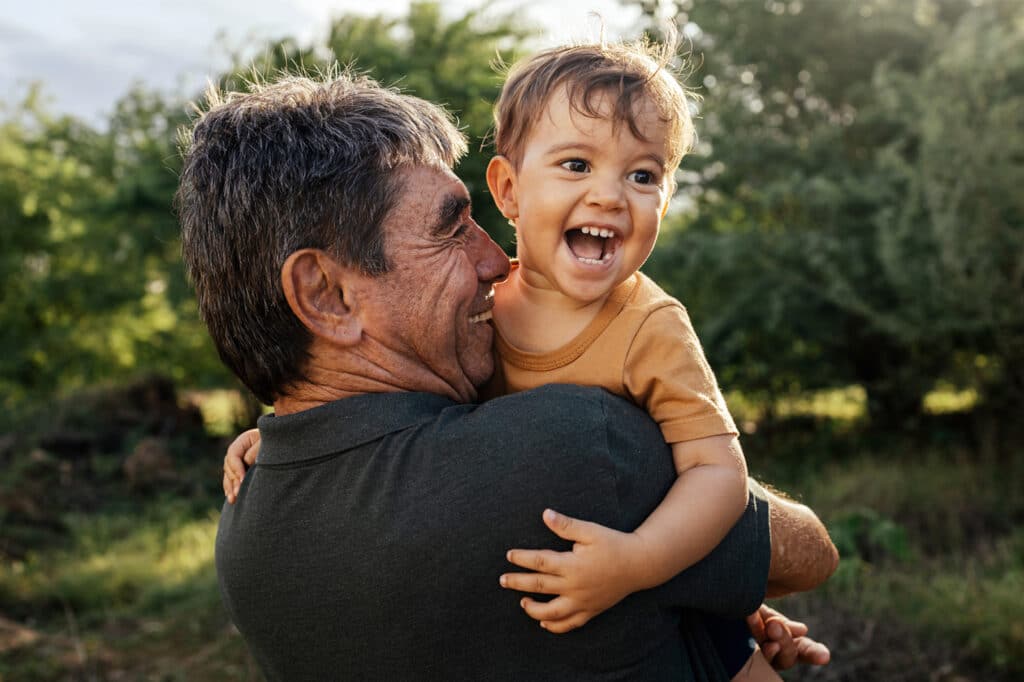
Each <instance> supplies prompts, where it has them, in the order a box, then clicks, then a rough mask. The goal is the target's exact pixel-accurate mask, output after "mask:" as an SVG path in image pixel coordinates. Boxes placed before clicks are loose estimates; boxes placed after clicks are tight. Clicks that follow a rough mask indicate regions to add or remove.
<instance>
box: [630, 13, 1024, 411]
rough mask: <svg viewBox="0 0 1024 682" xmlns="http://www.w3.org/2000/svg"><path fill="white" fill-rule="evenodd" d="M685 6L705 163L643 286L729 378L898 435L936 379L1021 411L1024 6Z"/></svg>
mask: <svg viewBox="0 0 1024 682" xmlns="http://www.w3.org/2000/svg"><path fill="white" fill-rule="evenodd" d="M677 4H678V5H680V6H681V7H680V9H681V12H680V13H679V14H678V15H677V18H678V20H679V21H680V23H681V24H686V23H687V22H692V23H690V28H691V30H690V31H689V34H690V35H693V36H694V41H693V51H694V53H695V55H696V60H695V63H696V65H697V66H696V69H695V73H694V74H693V77H692V78H691V81H692V83H693V84H695V85H697V86H700V89H701V93H702V94H703V96H704V102H703V105H702V116H701V120H700V121H699V122H698V130H699V133H700V136H701V146H700V148H699V149H698V153H697V154H696V155H694V156H693V157H691V158H689V159H686V160H684V173H682V174H681V178H680V179H681V181H682V182H681V187H682V189H681V192H682V193H683V194H684V195H685V196H686V197H688V198H689V201H690V203H691V205H692V207H693V210H692V211H690V212H689V213H688V214H686V215H683V216H682V217H681V219H677V221H676V223H675V224H674V225H672V224H669V225H668V226H667V227H668V229H667V230H666V234H665V236H664V237H663V239H662V243H661V245H660V246H659V250H658V251H656V254H655V257H654V259H653V260H652V262H651V265H650V268H649V269H650V271H651V272H652V273H653V274H654V275H655V276H657V277H658V278H659V279H662V280H664V281H665V283H666V284H667V286H668V287H669V288H671V289H672V290H673V291H674V292H675V293H676V294H677V295H679V296H680V298H682V300H683V301H684V302H685V303H687V305H688V307H690V309H691V313H692V314H693V316H694V318H695V320H696V321H697V324H698V329H699V330H700V331H701V333H702V336H703V337H704V339H705V342H706V346H707V348H708V352H709V354H710V355H711V357H712V361H713V364H714V365H715V366H716V368H718V370H719V372H720V374H721V375H722V377H723V383H724V384H725V385H726V386H727V387H729V388H731V389H738V390H742V391H743V392H745V393H749V394H758V395H763V396H778V395H780V394H785V393H787V392H800V391H805V390H808V389H816V388H822V387H826V386H845V385H848V384H851V383H859V384H861V385H863V386H864V387H865V388H866V390H867V393H868V409H869V413H870V414H871V416H872V418H873V419H874V420H875V421H876V422H878V423H880V424H883V425H884V424H900V423H902V422H903V421H904V420H905V419H906V418H907V417H908V416H910V415H913V414H915V413H917V412H918V411H919V410H920V408H921V399H922V396H923V395H924V394H925V393H927V391H928V390H930V389H931V388H933V387H934V386H935V384H936V381H946V382H948V383H949V384H950V385H954V386H962V387H966V388H972V389H976V390H977V391H978V394H979V396H980V398H981V400H982V402H985V403H987V405H988V407H990V408H996V409H1002V410H1007V409H1009V408H1010V407H1011V406H1012V405H1013V404H1019V400H1020V399H1021V396H1024V380H1022V379H1024V377H1022V376H1021V367H1024V355H1022V353H1024V205H1022V203H1021V202H1022V198H1021V197H1022V195H1021V193H1020V192H1019V191H1018V190H1017V189H1016V188H1017V187H1019V186H1021V184H1022V182H1021V181H1022V177H1024V134H1022V131H1021V128H1020V115H1019V112H1020V110H1021V108H1022V105H1024V101H1022V98H1024V57H1022V55H1024V50H1022V49H1021V48H1022V46H1024V8H1022V6H1021V5H1020V3H1016V2H1009V1H1006V0H986V1H982V2H966V1H965V0H942V1H930V2H916V3H893V2H884V1H882V0H860V1H859V2H843V3H839V2H815V3H797V2H774V1H770V2H764V3H761V2H756V3H755V2H742V1H738V0H704V1H700V2H696V1H695V2H681V3H677ZM695 27H699V30H695ZM670 222H671V221H670Z"/></svg>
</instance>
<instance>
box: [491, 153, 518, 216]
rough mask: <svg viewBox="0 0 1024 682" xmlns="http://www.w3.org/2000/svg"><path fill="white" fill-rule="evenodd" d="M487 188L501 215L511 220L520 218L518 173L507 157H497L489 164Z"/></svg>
mask: <svg viewBox="0 0 1024 682" xmlns="http://www.w3.org/2000/svg"><path fill="white" fill-rule="evenodd" d="M487 188H488V189H489V190H491V197H492V198H493V199H494V203H495V205H496V206H497V207H498V210H499V211H501V214H502V215H503V216H505V217H506V218H508V219H509V220H515V219H516V218H518V217H519V202H518V201H516V171H515V168H513V167H512V162H511V161H509V160H508V157H506V156H495V157H494V158H492V159H491V162H490V163H489V164H487Z"/></svg>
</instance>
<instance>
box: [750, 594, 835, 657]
mask: <svg viewBox="0 0 1024 682" xmlns="http://www.w3.org/2000/svg"><path fill="white" fill-rule="evenodd" d="M747 625H748V626H749V627H750V632H751V634H752V635H753V636H754V639H755V640H756V641H757V643H758V644H759V645H760V646H761V653H763V654H764V657H765V659H767V661H768V662H769V663H770V664H771V665H772V667H773V668H775V669H776V670H787V669H789V668H792V667H793V666H794V665H796V664H797V663H804V664H808V665H827V664H828V662H829V660H830V659H831V657H832V656H831V653H830V652H829V650H828V647H827V646H825V645H824V644H821V643H820V642H816V641H814V640H813V639H811V638H810V637H808V636H807V626H806V625H804V624H803V623H800V622H798V621H795V620H790V619H789V618H787V617H786V616H785V615H784V614H782V613H780V612H778V611H776V610H775V609H773V608H771V607H770V606H766V605H764V604H762V605H761V608H759V609H758V610H757V611H755V612H754V613H752V614H750V615H749V616H747Z"/></svg>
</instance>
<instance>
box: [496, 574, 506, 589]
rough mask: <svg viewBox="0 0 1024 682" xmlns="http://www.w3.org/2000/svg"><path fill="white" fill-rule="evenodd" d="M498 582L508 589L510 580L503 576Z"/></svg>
mask: <svg viewBox="0 0 1024 682" xmlns="http://www.w3.org/2000/svg"><path fill="white" fill-rule="evenodd" d="M498 582H499V583H501V586H502V587H508V578H506V577H505V576H501V577H500V578H498Z"/></svg>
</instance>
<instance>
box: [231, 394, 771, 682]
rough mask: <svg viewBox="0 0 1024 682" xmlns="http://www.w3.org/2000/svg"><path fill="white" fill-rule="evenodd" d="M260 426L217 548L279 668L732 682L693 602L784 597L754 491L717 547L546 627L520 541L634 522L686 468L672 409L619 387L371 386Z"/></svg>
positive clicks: (378, 676)
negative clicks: (665, 411) (601, 609)
mask: <svg viewBox="0 0 1024 682" xmlns="http://www.w3.org/2000/svg"><path fill="white" fill-rule="evenodd" d="M259 426H260V433H261V436H262V445H261V451H260V456H259V462H258V463H257V465H256V466H255V467H254V468H253V469H252V470H251V471H250V472H249V473H248V474H247V475H246V477H245V481H244V483H243V485H242V490H241V493H240V495H239V499H238V501H237V502H236V503H235V504H234V505H225V508H224V512H223V515H222V517H221V522H220V529H219V532H218V535H217V548H216V561H217V573H218V576H219V578H220V585H221V591H222V594H223V598H224V603H225V605H226V607H227V609H228V612H229V614H230V616H231V618H232V620H233V621H234V623H235V625H236V626H237V627H238V629H239V630H240V631H241V633H242V635H243V636H244V638H245V640H246V642H247V643H248V645H249V647H250V649H251V651H252V653H253V655H254V656H255V658H256V660H257V661H258V662H259V665H260V666H261V668H262V669H263V671H264V673H265V674H266V676H267V677H268V679H271V680H330V679H357V680H358V679H366V680H388V679H390V680H419V679H431V680H459V679H466V680H545V679H548V680H576V679H579V680H622V679H638V680H663V679H664V680H685V679H716V678H718V677H720V676H721V673H720V671H718V668H717V666H718V665H719V664H718V663H717V657H716V656H715V653H714V650H713V648H712V647H711V644H710V641H709V640H708V638H707V635H706V633H705V632H702V631H701V623H700V619H699V618H697V617H694V616H693V614H692V612H689V611H684V609H701V610H706V611H713V612H717V613H721V614H723V615H728V616H743V615H744V614H747V613H751V612H753V611H754V610H755V609H756V608H757V606H758V605H759V604H760V602H761V599H762V598H763V596H764V588H765V583H766V579H767V573H768V563H769V554H770V543H769V532H768V508H767V504H766V503H765V501H764V500H763V499H761V498H758V497H757V496H756V495H753V494H752V495H751V502H750V504H749V505H748V509H747V512H746V513H745V514H744V516H743V518H742V519H741V520H740V522H739V523H738V524H737V526H736V527H735V528H734V529H733V531H732V532H731V533H730V534H729V536H727V537H726V539H725V540H724V541H723V543H722V544H721V545H720V546H719V547H718V549H716V550H715V551H714V552H713V553H712V554H711V555H709V556H708V557H706V558H705V559H704V560H703V561H701V562H700V563H698V564H697V565H696V566H694V567H692V568H691V569H689V570H688V571H686V572H684V573H683V574H681V575H680V576H678V577H677V578H675V579H674V580H672V581H670V582H669V583H667V584H666V585H664V586H662V587H659V588H656V589H654V590H647V591H644V592H639V593H637V594H634V595H631V596H629V597H627V598H626V599H625V600H623V601H622V602H621V603H620V604H618V605H617V606H615V607H614V608H612V609H610V610H608V611H606V612H605V613H603V614H601V615H599V616H597V617H596V618H594V619H593V620H591V621H590V622H589V623H588V624H587V625H585V626H584V627H582V628H580V629H579V630H576V631H573V632H571V633H568V634H564V635H554V634H551V633H548V632H546V631H544V630H542V629H541V628H540V627H539V625H538V624H537V622H536V621H534V620H532V619H531V618H529V617H528V616H527V615H526V614H525V613H524V612H523V611H522V610H521V609H520V608H519V605H518V602H519V598H520V596H521V595H519V594H517V593H515V592H511V591H508V590H504V589H502V588H501V587H500V586H499V585H498V577H499V576H500V575H501V574H502V573H503V572H506V571H510V570H518V569H516V568H515V567H513V566H511V565H510V564H508V563H507V562H506V561H505V559H504V556H505V552H506V550H508V549H510V548H513V547H520V548H534V547H551V548H554V549H567V548H568V544H567V543H565V542H563V541H561V540H559V539H558V538H557V537H555V536H554V535H552V534H551V532H550V531H548V530H547V528H546V527H545V526H544V524H543V522H542V520H541V512H542V511H543V510H544V509H545V508H546V507H552V508H554V509H557V510H558V511H560V512H563V513H566V514H569V515H572V516H576V517H579V518H583V519H586V520H590V521H595V522H597V523H601V524H604V525H606V526H610V527H612V528H617V529H620V530H632V529H633V528H635V527H636V526H637V525H639V524H640V522H641V521H643V519H644V518H646V516H647V515H648V514H649V513H650V511H651V510H653V509H654V507H655V506H657V504H658V503H659V502H660V501H661V499H662V498H663V497H664V495H665V493H666V492H667V490H668V488H669V487H670V486H671V484H672V482H673V481H674V480H675V471H674V469H673V465H672V459H671V454H670V452H669V450H668V448H667V446H666V445H665V443H664V441H663V439H662V437H661V433H660V432H659V430H658V428H657V426H656V425H655V424H654V422H652V421H651V420H650V419H649V418H648V417H647V415H646V414H645V413H644V412H642V411H641V410H639V409H638V408H636V407H635V406H633V405H631V404H629V403H627V402H626V401H623V400H621V399H619V398H616V397H614V396H612V395H610V394H608V393H606V392H605V391H603V390H600V389H595V388H584V387H578V386H545V387H542V388H539V389H535V390H533V391H527V392H524V393H518V394H515V395H510V396H506V397H503V398H498V399H496V400H492V401H490V402H487V403H484V404H482V405H460V404H456V403H453V402H451V401H450V400H448V399H446V398H442V397H439V396H435V395H429V394H423V393H390V394H368V395H361V396H357V397H353V398H347V399H345V400H340V401H337V402H334V403H329V404H327V405H323V406H321V407H317V408H315V409H312V410H308V411H305V412H301V413H297V414H293V415H288V416H284V417H273V416H267V417H263V418H262V419H261V420H260V424H259ZM681 619H683V620H684V625H683V628H682V633H683V634H682V636H680V620H681ZM694 671H697V673H696V674H694Z"/></svg>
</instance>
